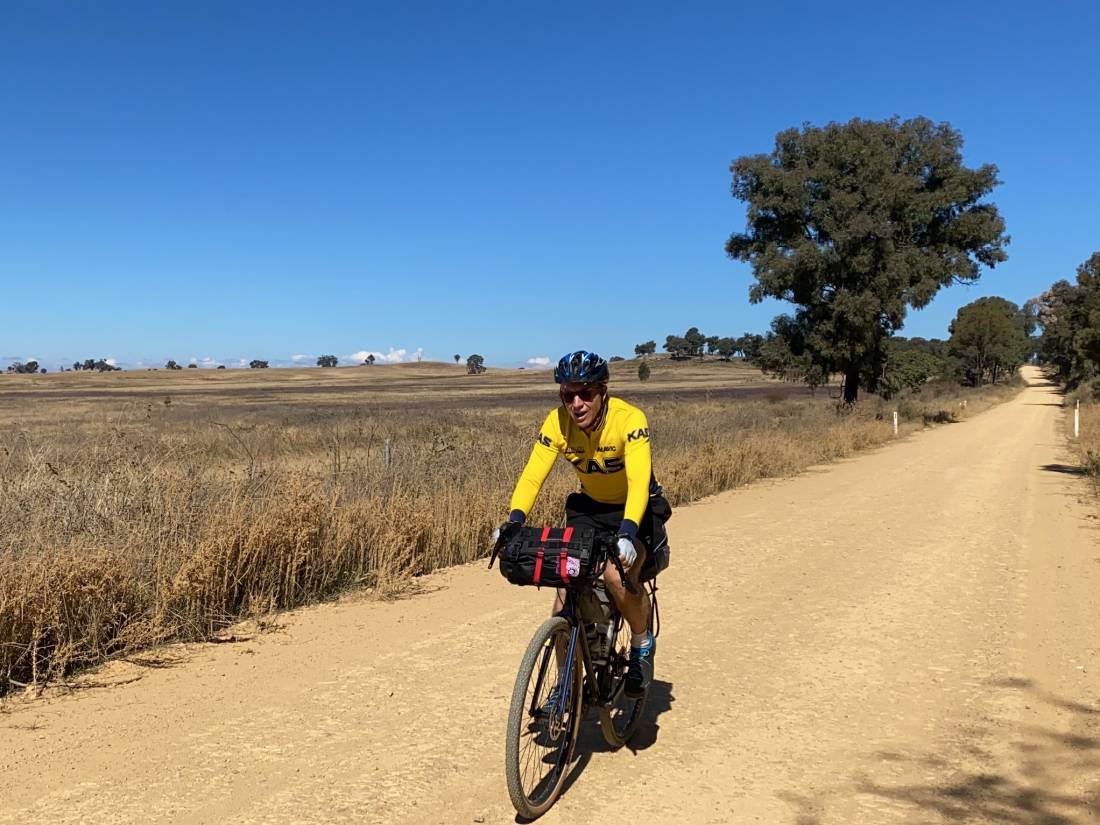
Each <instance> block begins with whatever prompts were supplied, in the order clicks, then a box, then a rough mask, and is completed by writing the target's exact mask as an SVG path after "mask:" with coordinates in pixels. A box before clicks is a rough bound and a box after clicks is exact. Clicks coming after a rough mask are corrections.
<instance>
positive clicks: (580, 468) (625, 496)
mask: <svg viewBox="0 0 1100 825" xmlns="http://www.w3.org/2000/svg"><path fill="white" fill-rule="evenodd" d="M559 455H562V456H565V460H566V461H568V462H569V463H570V464H572V465H573V468H574V469H575V470H576V471H577V478H578V479H579V480H580V483H581V490H582V491H584V492H585V493H586V494H587V495H589V496H590V497H592V498H594V499H595V500H596V501H599V502H602V503H604V504H622V505H623V511H624V512H623V518H624V519H625V520H629V521H631V522H633V523H634V527H635V529H636V528H637V526H638V524H639V523H640V522H641V520H642V514H643V513H644V512H645V508H646V504H647V503H648V502H649V493H650V488H651V485H652V486H653V487H656V480H655V479H654V477H653V463H652V458H651V456H650V451H649V423H648V422H647V421H646V417H645V413H643V412H642V411H641V410H639V409H638V408H637V407H635V406H632V405H630V404H628V403H626V402H625V401H623V400H622V399H621V398H608V399H607V411H606V412H605V413H604V419H603V424H601V425H600V427H599V429H597V430H596V431H595V432H593V433H591V434H588V433H586V432H585V431H584V430H582V429H581V428H580V427H578V426H577V422H576V421H574V420H573V417H572V416H571V415H569V411H568V410H567V409H566V408H565V407H564V406H560V407H558V408H557V409H555V410H551V411H550V414H549V415H547V416H546V421H544V422H543V425H542V429H540V430H539V435H538V438H537V439H536V440H535V445H534V447H532V448H531V457H530V458H529V459H528V460H527V466H526V467H524V468H523V473H522V475H520V477H519V481H518V482H517V483H516V489H515V492H513V493H512V504H511V509H512V510H520V511H521V512H522V513H523V514H524V515H525V516H526V515H527V513H529V512H530V511H531V507H532V505H533V504H534V503H535V498H536V497H537V496H538V494H539V490H540V489H541V488H542V483H543V482H544V481H546V476H548V475H549V474H550V469H551V468H552V467H553V466H554V459H556V458H557V457H558V456H559Z"/></svg>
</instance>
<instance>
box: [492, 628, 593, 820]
mask: <svg viewBox="0 0 1100 825" xmlns="http://www.w3.org/2000/svg"><path fill="white" fill-rule="evenodd" d="M571 630H572V628H571V626H570V624H569V622H568V621H566V620H565V619H563V618H562V617H560V616H555V617H553V618H551V619H547V620H546V621H545V622H543V623H542V625H541V626H540V627H539V629H538V630H536V631H535V635H534V636H533V637H532V639H531V642H530V644H528V645H527V650H526V652H525V653H524V654H523V660H522V661H521V662H520V666H519V672H518V673H517V674H516V684H515V687H514V688H513V689H512V704H511V707H510V708H509V711H508V728H507V733H506V736H505V745H504V768H505V775H506V776H507V779H508V795H509V796H510V797H511V798H512V805H514V806H515V809H516V811H517V812H518V813H519V814H520V815H521V816H525V817H527V818H528V819H534V818H535V817H538V816H541V815H542V814H544V813H545V812H546V811H547V810H548V809H549V808H550V806H551V805H553V804H554V801H555V800H556V799H557V798H558V794H559V793H561V787H562V784H563V783H564V782H565V776H566V774H567V772H568V770H569V762H570V760H571V759H572V757H573V748H574V747H575V745H576V744H577V731H579V730H580V723H581V708H582V702H583V679H582V671H583V666H582V664H581V662H580V656H581V653H580V650H579V649H578V650H577V651H576V652H575V656H574V659H573V663H572V667H571V668H570V672H568V673H566V672H565V667H566V661H565V660H566V658H567V657H566V655H565V654H566V650H567V649H568V646H569V635H570V632H571ZM555 688H557V691H558V693H557V695H558V696H560V695H561V692H564V693H565V701H564V702H562V701H561V700H560V699H559V700H558V701H557V702H551V701H550V698H551V693H552V692H553V691H554V689H555Z"/></svg>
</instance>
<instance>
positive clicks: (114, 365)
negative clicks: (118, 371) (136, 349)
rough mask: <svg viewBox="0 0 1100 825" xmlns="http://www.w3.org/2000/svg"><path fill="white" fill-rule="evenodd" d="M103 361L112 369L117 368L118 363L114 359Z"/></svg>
mask: <svg viewBox="0 0 1100 825" xmlns="http://www.w3.org/2000/svg"><path fill="white" fill-rule="evenodd" d="M103 360H104V361H106V362H107V363H108V364H110V365H111V366H112V367H117V366H118V361H116V360H115V359H114V358H104V359H103Z"/></svg>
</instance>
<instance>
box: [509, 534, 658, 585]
mask: <svg viewBox="0 0 1100 825" xmlns="http://www.w3.org/2000/svg"><path fill="white" fill-rule="evenodd" d="M617 536H618V534H617V533H614V532H612V531H610V530H604V531H600V532H599V533H597V534H596V544H597V545H598V546H600V547H601V548H602V549H603V554H604V558H603V561H604V562H605V563H606V562H607V560H608V559H610V560H611V562H612V563H613V564H614V565H615V569H616V570H618V571H619V580H620V581H622V583H623V587H625V588H626V590H627V592H628V593H631V594H633V595H635V596H636V595H638V593H640V592H642V591H641V590H640V589H639V588H638V586H637V585H636V584H634V582H632V581H631V580H630V577H629V576H627V575H626V568H624V567H623V560H622V559H620V558H619V552H618V548H617V547H616V546H615V545H616V539H617ZM507 543H508V541H507V539H505V537H504V536H501V537H500V538H498V539H497V540H496V541H495V542H494V543H493V552H492V553H491V554H490V555H489V567H490V568H492V566H493V562H495V561H496V558H497V555H498V554H499V553H500V551H501V550H503V549H504V547H505V545H506V544H507Z"/></svg>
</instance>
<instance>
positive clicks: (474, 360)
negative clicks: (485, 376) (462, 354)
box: [466, 354, 485, 375]
mask: <svg viewBox="0 0 1100 825" xmlns="http://www.w3.org/2000/svg"><path fill="white" fill-rule="evenodd" d="M483 372H485V359H484V358H482V357H481V356H480V355H477V354H474V355H468V356H466V374H467V375H479V374H480V373H483Z"/></svg>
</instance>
